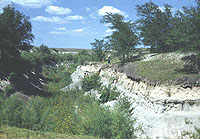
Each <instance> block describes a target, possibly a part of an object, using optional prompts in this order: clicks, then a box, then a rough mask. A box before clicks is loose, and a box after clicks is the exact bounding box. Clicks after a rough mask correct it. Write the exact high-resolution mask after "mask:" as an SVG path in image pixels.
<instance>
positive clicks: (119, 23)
mask: <svg viewBox="0 0 200 139" xmlns="http://www.w3.org/2000/svg"><path fill="white" fill-rule="evenodd" d="M101 22H102V23H110V24H111V25H110V26H109V28H110V29H111V30H113V33H112V35H110V36H107V38H108V40H109V42H110V45H111V48H112V50H113V51H114V52H116V54H117V55H118V56H119V58H120V59H121V61H122V62H125V61H128V60H130V54H131V53H132V52H133V51H134V48H135V46H137V45H138V44H139V37H138V36H137V34H136V32H135V31H134V24H133V23H132V21H125V20H124V16H123V15H120V14H112V13H107V14H106V15H104V16H103V19H102V20H101Z"/></svg>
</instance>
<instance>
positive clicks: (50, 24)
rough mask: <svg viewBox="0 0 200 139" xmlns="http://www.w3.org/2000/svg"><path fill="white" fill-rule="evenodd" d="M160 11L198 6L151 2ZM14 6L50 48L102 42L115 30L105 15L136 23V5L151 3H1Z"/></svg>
mask: <svg viewBox="0 0 200 139" xmlns="http://www.w3.org/2000/svg"><path fill="white" fill-rule="evenodd" d="M152 1H153V2H154V3H156V4H157V5H158V6H159V7H160V8H162V7H163V5H164V3H168V4H170V5H171V6H172V7H173V10H174V11H175V10H177V9H181V8H182V7H183V6H188V7H189V6H196V2H195V0H152ZM11 2H12V3H13V4H14V5H15V7H16V9H17V10H19V11H20V12H22V13H24V14H25V15H27V16H29V17H30V18H31V23H32V26H33V28H32V29H33V34H34V35H35V39H34V44H33V45H35V46H40V45H41V44H45V45H47V46H48V47H50V48H87V49H91V45H90V43H91V42H94V39H95V38H98V39H102V38H103V37H104V36H106V35H107V34H110V33H111V32H112V30H109V28H108V26H106V25H103V24H101V23H100V19H102V16H103V15H104V14H105V13H106V12H112V13H120V14H122V15H124V16H125V17H126V20H132V21H135V20H136V19H137V18H138V17H137V15H136V14H137V12H136V9H135V6H136V5H137V4H139V5H141V4H144V3H146V2H148V0H0V12H2V7H4V6H5V5H7V4H9V3H11Z"/></svg>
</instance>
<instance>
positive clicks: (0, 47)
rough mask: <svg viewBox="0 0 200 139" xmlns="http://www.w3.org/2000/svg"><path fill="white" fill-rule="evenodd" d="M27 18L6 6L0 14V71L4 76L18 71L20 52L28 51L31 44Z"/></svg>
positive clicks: (30, 27) (30, 29)
mask: <svg viewBox="0 0 200 139" xmlns="http://www.w3.org/2000/svg"><path fill="white" fill-rule="evenodd" d="M33 38H34V36H33V34H32V26H31V23H30V21H29V17H27V16H25V15H23V14H22V13H20V12H19V11H17V10H15V8H14V7H11V6H7V7H5V8H4V9H3V13H2V14H0V53H1V57H0V70H1V72H4V73H5V74H9V72H11V71H16V70H18V71H20V69H18V68H19V66H18V65H19V64H20V52H21V51H22V50H29V49H30V48H31V46H30V44H31V43H32V42H33Z"/></svg>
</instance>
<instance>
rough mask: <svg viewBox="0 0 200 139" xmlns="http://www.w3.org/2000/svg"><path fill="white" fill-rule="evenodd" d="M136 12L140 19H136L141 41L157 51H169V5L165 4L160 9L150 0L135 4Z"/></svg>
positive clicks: (170, 13)
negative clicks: (162, 8) (142, 3)
mask: <svg viewBox="0 0 200 139" xmlns="http://www.w3.org/2000/svg"><path fill="white" fill-rule="evenodd" d="M136 8H137V14H138V16H140V19H139V20H138V21H137V23H138V29H139V30H140V35H141V38H142V42H143V44H144V45H145V46H151V48H152V50H156V51H158V52H167V51H171V50H172V48H171V46H170V44H169V43H170V42H168V41H167V38H168V37H169V33H170V30H171V20H172V18H173V17H172V12H171V8H172V7H171V6H170V5H168V4H165V6H164V11H162V10H161V9H160V8H159V7H158V6H157V5H156V4H154V3H153V2H152V1H150V2H148V3H146V4H144V5H137V6H136Z"/></svg>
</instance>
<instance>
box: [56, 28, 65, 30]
mask: <svg viewBox="0 0 200 139" xmlns="http://www.w3.org/2000/svg"><path fill="white" fill-rule="evenodd" d="M56 30H66V28H65V27H60V28H57V29H56Z"/></svg>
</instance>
